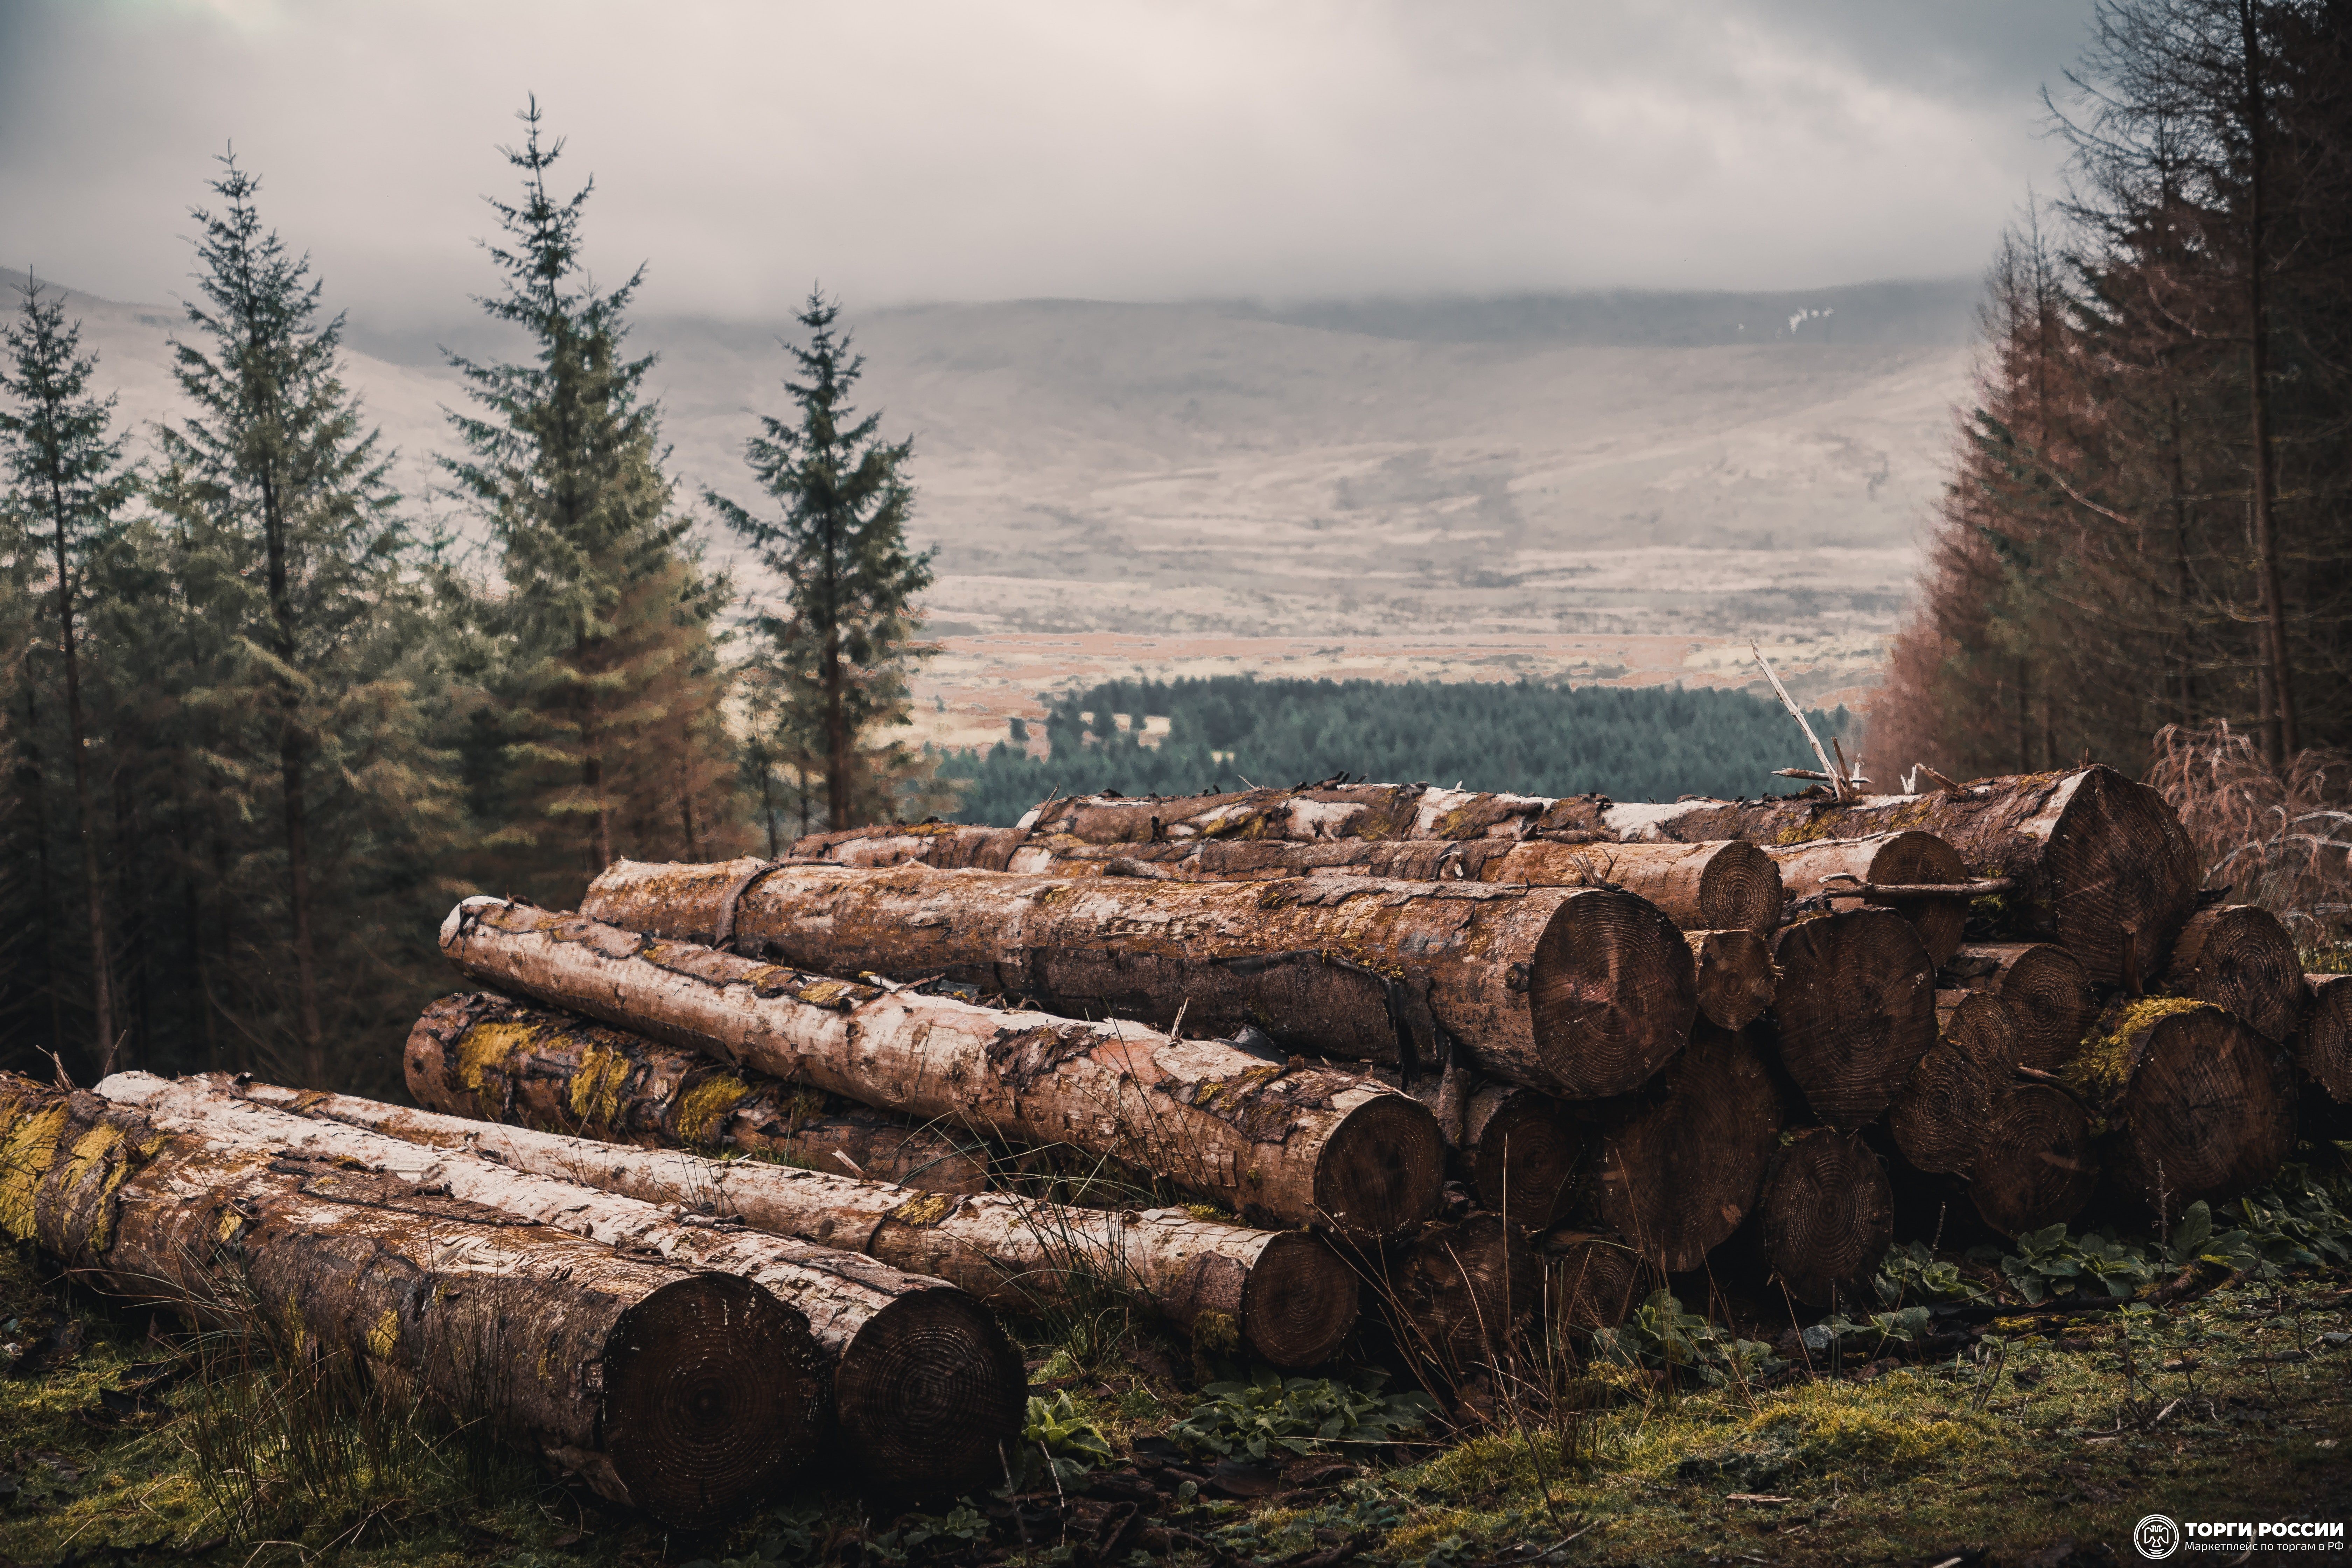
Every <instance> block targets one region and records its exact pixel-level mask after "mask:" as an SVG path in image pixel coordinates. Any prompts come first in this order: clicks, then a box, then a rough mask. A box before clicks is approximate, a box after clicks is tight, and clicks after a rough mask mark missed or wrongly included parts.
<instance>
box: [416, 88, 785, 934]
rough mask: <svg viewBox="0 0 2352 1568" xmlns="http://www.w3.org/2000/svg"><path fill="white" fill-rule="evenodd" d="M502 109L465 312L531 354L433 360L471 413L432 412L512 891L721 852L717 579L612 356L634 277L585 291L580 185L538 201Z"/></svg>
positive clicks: (550, 161) (530, 152) (647, 405)
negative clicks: (488, 662) (493, 574)
mask: <svg viewBox="0 0 2352 1568" xmlns="http://www.w3.org/2000/svg"><path fill="white" fill-rule="evenodd" d="M520 118H521V120H522V121H523V124H524V126H525V128H526V131H525V136H524V141H523V145H522V146H521V147H520V149H516V148H508V149H505V150H504V151H505V153H506V156H507V159H508V161H509V163H511V164H513V166H514V167H515V168H516V169H518V170H520V172H521V174H522V183H523V196H522V200H521V201H520V203H508V202H501V201H498V200H495V199H493V200H492V201H491V202H490V207H491V210H492V211H494V212H495V213H497V215H498V218H499V228H500V229H501V231H502V238H501V240H500V242H499V243H497V244H493V245H490V246H488V247H487V248H488V251H489V255H490V258H491V260H492V261H493V262H494V263H495V264H496V265H497V266H498V268H499V271H500V272H501V273H503V274H504V289H503V290H502V291H501V292H500V293H499V294H498V295H496V296H494V297H490V298H485V299H483V300H480V301H479V302H480V303H481V305H482V307H483V308H484V310H487V311H488V313H489V315H490V316H491V317H492V318H494V319H496V320H498V321H506V322H509V323H512V324H513V325H515V326H519V327H520V328H522V329H523V330H524V331H526V332H528V333H529V334H530V338H531V340H532V346H533V356H532V359H531V361H530V363H495V362H486V361H476V360H471V359H467V358H464V357H462V356H459V355H456V354H452V355H451V356H450V363H452V364H453V365H454V366H456V368H457V371H458V372H459V374H461V375H463V376H464V378H465V379H466V381H467V392H468V395H470V396H471V397H472V398H473V400H474V402H475V404H476V405H477V407H478V413H477V414H474V415H471V416H465V415H455V414H453V415H452V416H451V420H452V423H453V424H454V425H455V426H456V427H457V433H458V435H459V437H461V438H462V439H463V441H464V443H465V446H466V447H467V455H466V456H465V457H463V458H454V459H445V462H446V466H447V468H448V469H449V471H450V473H451V474H452V475H453V476H454V477H455V478H456V479H457V481H458V484H459V485H460V487H461V488H462V489H464V490H465V491H467V493H468V494H470V495H471V497H472V498H473V500H475V502H476V504H477V505H478V507H479V509H480V510H481V511H482V513H483V515H484V516H485V517H486V519H487V520H488V523H489V525H490V528H491V530H492V531H493V533H494V534H495V536H496V539H497V542H498V543H499V547H500V550H501V552H502V560H503V569H504V574H505V578H506V587H507V590H508V597H507V600H506V616H505V618H504V621H503V624H502V625H501V626H499V628H498V629H499V632H500V633H501V634H502V635H503V637H504V638H505V647H504V650H503V653H502V657H501V659H500V668H497V669H494V670H492V671H489V672H488V683H489V684H490V685H491V686H492V687H493V688H494V689H495V699H494V701H493V703H492V705H491V708H490V709H489V710H488V712H486V714H485V718H484V723H485V724H486V725H487V726H488V727H489V737H488V739H489V745H488V750H489V752H490V753H491V754H490V756H489V758H488V761H487V763H485V764H483V765H481V766H479V767H478V769H477V774H478V778H477V783H478V794H479V795H481V796H482V798H483V801H484V805H483V809H484V810H485V812H486V813H487V815H488V816H492V817H494V818H496V819H498V820H499V824H500V826H499V829H498V831H497V832H496V833H495V834H494V835H493V836H492V843H493V846H494V847H498V848H500V849H503V850H505V851H508V852H509V862H510V868H509V875H510V876H513V875H516V874H517V873H519V874H520V880H521V881H522V882H523V883H525V884H526V885H530V883H531V881H532V879H534V878H540V879H551V883H552V885H553V886H554V887H556V888H558V889H561V888H562V887H563V886H565V885H567V884H568V885H569V886H570V888H571V889H572V891H574V892H576V890H577V879H578V877H579V876H580V874H581V873H583V872H585V873H588V874H592V875H593V873H594V872H595V871H597V870H600V869H602V868H604V866H605V865H606V864H608V863H609V862H610V861H611V860H612V859H613V858H614V856H615V855H616V854H619V853H628V854H635V855H640V856H646V855H651V854H654V853H656V852H657V851H661V850H664V849H667V848H669V847H672V846H675V847H676V851H677V852H683V853H686V854H688V855H690V856H693V857H695V858H708V857H709V856H711V855H715V854H719V853H721V852H723V850H724V849H725V848H727V847H731V846H732V844H733V843H734V839H735V836H736V834H737V833H738V831H739V825H738V822H737V816H738V814H737V811H736V809H735V804H734V799H733V795H734V788H733V778H732V775H733V772H734V763H733V760H732V758H731V756H730V748H729V744H728V741H727V736H726V733H725V731H724V728H723V726H722V725H721V724H720V723H719V699H720V694H721V677H720V672H719V663H718V658H717V656H716V650H715V647H714V646H713V641H712V637H711V633H710V623H711V621H712V619H713V617H714V616H715V615H716V614H717V612H718V609H719V606H720V605H721V604H722V603H723V602H724V599H725V596H726V593H727V586H726V584H725V583H724V582H723V581H721V580H714V579H712V578H710V577H709V576H707V575H706V574H703V573H702V572H701V571H700V570H699V569H698V561H697V560H696V559H695V557H694V555H693V553H692V552H691V551H690V549H689V548H688V531H689V530H690V528H691V519H690V518H688V517H687V516H686V515H684V514H683V513H681V512H680V511H678V510H677V509H676V508H675V507H674V505H673V494H672V490H673V486H672V484H671V481H670V480H669V479H668V478H667V476H666V475H665V474H664V473H663V471H662V465H663V461H664V458H666V456H667V454H666V452H665V450H664V449H663V448H662V447H661V445H660V417H659V416H660V411H659V408H658V407H657V405H655V404H654V403H652V402H651V401H649V400H647V399H646V397H645V395H644V390H643V388H644V381H645V376H646V372H647V371H648V370H650V369H651V368H652V366H653V364H654V357H653V356H652V355H650V354H647V355H640V356H637V357H634V358H632V357H629V356H627V355H625V353H624V352H623V343H624V340H625V337H626V335H627V331H628V328H627V321H626V313H627V310H628V305H629V301H630V300H631V298H632V297H633V296H634V295H635V291H636V289H637V286H638V283H639V281H640V280H641V279H642V278H643V276H644V269H643V268H639V269H638V270H637V271H636V272H635V273H632V274H631V275H630V276H629V278H628V279H626V280H625V281H624V282H623V283H622V284H621V285H620V286H619V287H618V288H615V289H610V290H605V291H599V290H598V289H596V288H595V286H594V284H593V281H591V280H590V279H588V277H587V275H586V268H585V266H584V264H583V261H582V259H581V243H582V238H581V226H582V220H583V214H584V211H585V208H586V205H587V202H588V198H589V196H590V195H591V194H592V193H593V189H594V181H593V180H591V181H589V182H588V183H587V184H583V185H582V186H581V188H580V189H579V190H578V191H576V192H574V193H573V194H572V195H570V196H569V197H565V198H560V199H559V198H558V197H557V196H556V195H554V194H553V193H552V192H551V190H550V189H549V185H548V174H549V171H550V170H551V168H552V167H553V166H554V164H555V163H556V161H557V159H558V158H559V157H560V156H561V155H562V151H563V143H562V142H561V141H560V140H559V141H555V142H542V140H541V123H540V111H539V105H538V101H537V100H531V102H530V105H529V107H528V108H526V109H525V110H524V111H523V113H522V115H521V116H520ZM558 896H562V894H561V892H559V894H558Z"/></svg>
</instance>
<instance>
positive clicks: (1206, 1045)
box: [441, 872, 1444, 1237]
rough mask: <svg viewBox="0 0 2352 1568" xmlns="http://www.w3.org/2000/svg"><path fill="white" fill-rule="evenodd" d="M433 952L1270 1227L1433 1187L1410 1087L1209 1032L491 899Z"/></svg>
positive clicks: (737, 1056)
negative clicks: (1071, 1151)
mask: <svg viewBox="0 0 2352 1568" xmlns="http://www.w3.org/2000/svg"><path fill="white" fill-rule="evenodd" d="M842 874H844V875H848V876H876V875H879V876H891V877H896V876H900V875H904V874H905V873H899V872H879V873H874V872H848V873H842ZM924 875H944V876H950V877H955V878H968V877H971V876H978V875H984V873H977V872H948V873H924ZM441 951H442V952H443V953H444V954H446V956H447V957H448V958H449V960H450V961H451V962H452V963H455V964H457V967H458V968H459V969H460V970H461V971H463V972H464V973H467V974H468V975H470V976H472V977H473V978H475V979H477V980H479V981H481V982H483V983H484V984H489V985H493V986H496V987H498V988H499V989H500V990H502V991H505V992H508V993H509V994H523V995H528V996H530V997H533V998H535V999H537V1000H538V1001H541V1002H543V1003H546V1004H548V1005H551V1006H556V1007H563V1008H567V1009H570V1010H572V1011H574V1012H580V1013H585V1014H588V1015H590V1016H594V1017H601V1018H603V1019H604V1020H605V1021H607V1022H609V1023H613V1024H615V1025H618V1026H623V1027H626V1028H630V1029H634V1030H637V1031H639V1032H641V1033H644V1034H646V1035H650V1036H652V1037H655V1038H656V1039H660V1040H664V1041H666V1042H667V1043H668V1044H671V1045H675V1046H680V1047H686V1048H688V1049H690V1050H698V1051H704V1052H707V1053H709V1054H711V1055H713V1056H717V1057H719V1058H723V1059H725V1060H727V1061H729V1062H731V1063H734V1064H736V1065H739V1066H742V1067H748V1068H752V1069H754V1070H756V1071H761V1072H765V1073H769V1074H772V1076H774V1077H776V1078H780V1079H785V1080H786V1081H788V1082H793V1083H805V1084H810V1085H813V1086H814V1087H815V1088H818V1089H824V1090H825V1091H826V1092H828V1093H833V1094H841V1095H846V1096H850V1097H853V1098H856V1099H859V1100H865V1101H866V1102H867V1103H871V1104H878V1105H880V1106H881V1107H883V1108H885V1109H887V1110H892V1111H895V1112H897V1113H898V1114H900V1115H906V1116H914V1117H919V1118H931V1117H940V1118H957V1119H961V1120H962V1121H965V1123H966V1124H968V1125H971V1126H976V1127H984V1128H987V1129H989V1130H990V1131H994V1132H997V1133H999V1134H1001V1135H1003V1136H1004V1137H1007V1138H1013V1139H1019V1140H1022V1141H1024V1142H1038V1143H1054V1142H1062V1143H1066V1144H1069V1145H1071V1146H1073V1147H1076V1148H1079V1149H1083V1150H1085V1151H1087V1152H1089V1153H1093V1154H1098V1155H1106V1156H1108V1157H1110V1158H1112V1159H1116V1160H1120V1161H1123V1162H1125V1163H1128V1164H1130V1165H1133V1166H1135V1167H1137V1168H1138V1169H1141V1170H1146V1171H1151V1172H1155V1173H1159V1174H1160V1175H1161V1176H1163V1177H1165V1178H1166V1179H1168V1180H1169V1181H1171V1182H1173V1183H1175V1184H1177V1185H1178V1186H1181V1187H1183V1188H1186V1189H1187V1190H1190V1191H1192V1192H1197V1193H1200V1194H1204V1195H1206V1196H1210V1197H1213V1198H1215V1199H1217V1200H1218V1201H1220V1202H1223V1203H1226V1204H1230V1205H1233V1206H1234V1208H1236V1209H1237V1210H1238V1211H1239V1212H1241V1213H1242V1214H1243V1215H1244V1216H1245V1217H1248V1218H1251V1219H1254V1220H1262V1221H1264V1222H1265V1223H1269V1224H1274V1225H1281V1226H1292V1225H1310V1224H1311V1225H1318V1226H1329V1227H1331V1228H1334V1229H1337V1230H1339V1231H1341V1232H1342V1233H1344V1234H1347V1235H1350V1236H1360V1237H1378V1236H1385V1235H1388V1234H1391V1233H1392V1232H1394V1231H1397V1230H1400V1229H1402V1228H1403V1227H1404V1226H1408V1225H1411V1224H1412V1223H1413V1222H1415V1221H1416V1220H1418V1219H1420V1218H1421V1217H1422V1216H1423V1215H1427V1214H1429V1213H1430V1212H1432V1211H1433V1209H1434V1208H1435V1207H1436V1205H1437V1203H1438V1198H1439V1189H1440V1186H1441V1184H1442V1183H1443V1181H1444V1144H1443V1142H1442V1140H1441V1139H1440V1138H1439V1136H1438V1131H1437V1128H1436V1125H1435V1123H1434V1121H1433V1120H1432V1118H1431V1117H1430V1115H1429V1112H1428V1111H1427V1110H1424V1109H1423V1107H1421V1106H1420V1105H1419V1104H1417V1103H1416V1102H1414V1101H1413V1100H1411V1099H1410V1098H1408V1097H1406V1096H1404V1095H1402V1094H1398V1093H1396V1092H1394V1091H1393V1090H1391V1089H1386V1088H1384V1087H1382V1086H1381V1085H1380V1084H1377V1083H1372V1082H1369V1081H1367V1080H1366V1079H1361V1078H1359V1077H1357V1076H1355V1075H1353V1074H1349V1073H1343V1072H1339V1071H1336V1070H1333V1069H1331V1068H1319V1067H1309V1066H1307V1065H1306V1064H1305V1063H1303V1062H1296V1061H1294V1062H1292V1063H1289V1064H1284V1063H1278V1062H1267V1061H1265V1060H1264V1059H1262V1058H1258V1057H1255V1056H1252V1055H1250V1054H1248V1053H1247V1052H1244V1051H1241V1050H1237V1049H1235V1048H1234V1047H1232V1046H1230V1045H1225V1044H1223V1043H1221V1042H1217V1041H1207V1040H1172V1039H1170V1038H1169V1037H1166V1036H1165V1035H1161V1034H1158V1033H1156V1032H1154V1031H1152V1030H1149V1029H1145V1028H1142V1027H1140V1026H1137V1025H1133V1024H1118V1023H1101V1024H1091V1023H1083V1022H1079V1021H1076V1020H1073V1019H1068V1018H1056V1017H1050V1016H1045V1015H1043V1014H1037V1013H1011V1012H1004V1011H1002V1010H999V1009H995V1008H990V1007H979V1006H974V1005H971V1004H969V1003H964V1002H959V1001H956V1000H954V999H952V998H950V997H944V996H929V995H924V994H920V993H919V992H916V991H912V990H904V989H888V990H886V989H883V988H881V987H877V986H874V985H866V984H852V983H850V982H847V981H842V980H835V979H830V978H827V977H824V976H822V975H816V974H809V973H797V972H795V971H793V970H790V969H786V968H782V967H779V966H778V965H775V964H772V963H758V962H755V961H753V960H751V959H746V958H739V957H737V956H736V955H735V954H733V953H729V952H718V951H717V950H715V949H711V948H707V947H701V946H698V945H696V944H693V943H689V942H669V941H663V940H659V939H656V938H653V937H647V936H643V935H640V934H638V933H637V932H635V931H623V930H621V929H620V928H618V927H616V926H611V925H605V924H603V923H602V922H599V921H593V920H589V919H587V918H585V917H583V916H580V915H563V914H556V913H552V912H550V911H548V910H535V909H530V908H527V907H525V906H521V905H517V904H509V903H507V902H505V901H503V900H497V899H482V898H477V899H469V900H467V901H466V902H464V903H462V904H460V905H459V906H458V907H457V909H456V910H452V911H451V913H450V916H449V919H448V920H447V921H446V922H445V923H444V924H443V926H442V929H441Z"/></svg>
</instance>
